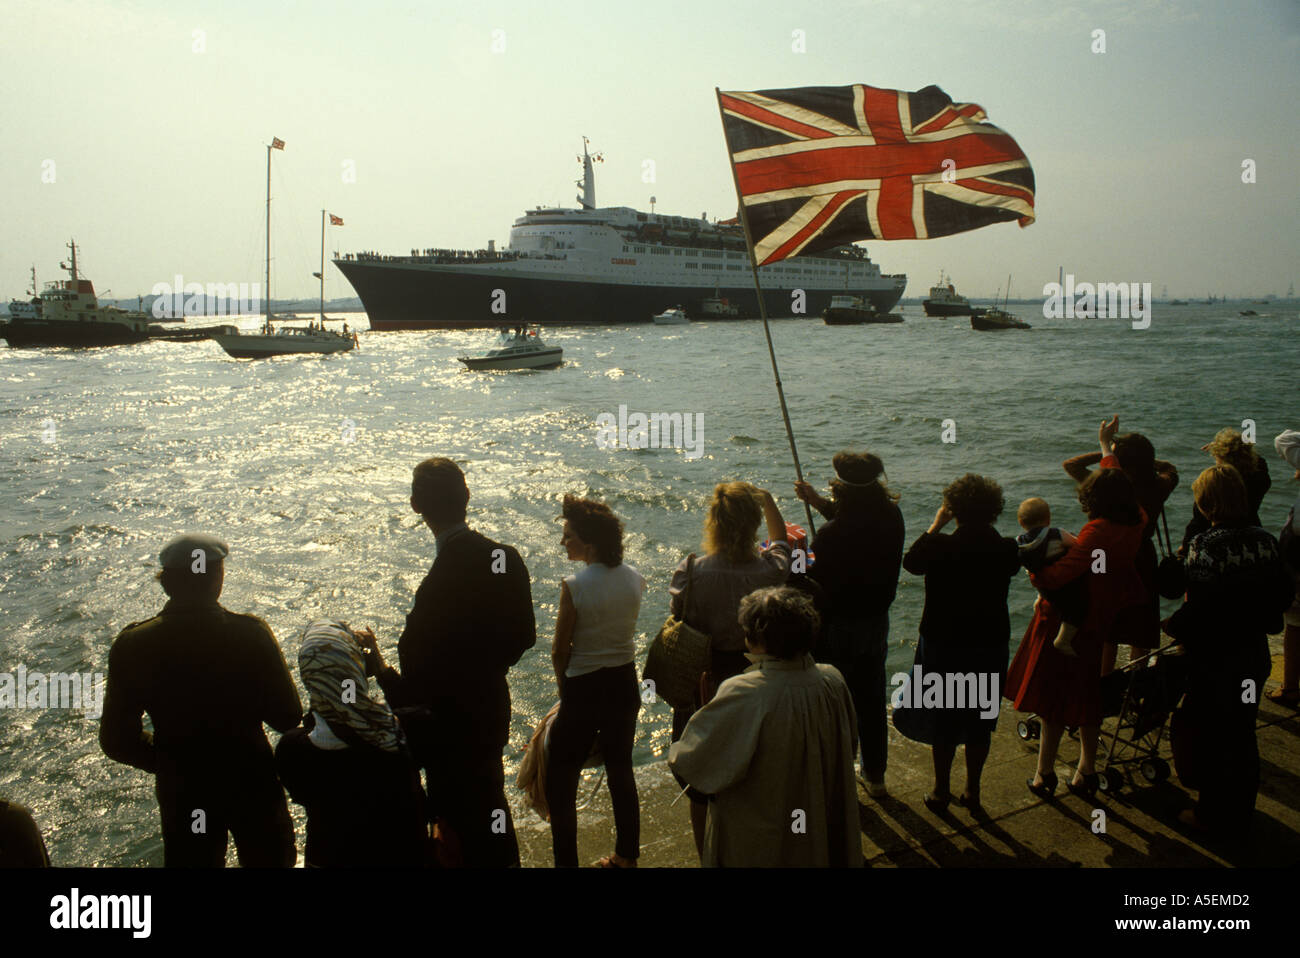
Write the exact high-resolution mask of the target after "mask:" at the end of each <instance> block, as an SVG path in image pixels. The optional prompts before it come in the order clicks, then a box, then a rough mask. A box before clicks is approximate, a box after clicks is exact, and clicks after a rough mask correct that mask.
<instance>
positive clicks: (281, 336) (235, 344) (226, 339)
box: [212, 137, 357, 359]
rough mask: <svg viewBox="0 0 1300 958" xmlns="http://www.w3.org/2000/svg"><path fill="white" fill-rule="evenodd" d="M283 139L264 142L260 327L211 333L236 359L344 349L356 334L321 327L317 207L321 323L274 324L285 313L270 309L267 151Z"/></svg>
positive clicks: (351, 345)
mask: <svg viewBox="0 0 1300 958" xmlns="http://www.w3.org/2000/svg"><path fill="white" fill-rule="evenodd" d="M283 149H284V141H283V140H281V139H280V138H279V137H272V138H271V142H270V143H268V144H267V146H266V298H265V302H266V313H265V319H264V320H263V322H262V328H261V330H260V331H258V332H256V333H241V332H240V331H239V330H238V329H236V328H235V327H233V326H226V327H223V329H222V331H221V332H219V333H215V334H213V336H212V338H213V339H215V340H216V341H217V345H219V346H220V347H221V348H222V349H224V350H225V351H226V352H227V353H229V354H230V355H231V356H233V357H235V358H236V359H261V358H262V357H264V356H286V355H290V354H293V353H344V352H347V351H348V350H350V349H353V348H354V347H355V346H356V344H357V343H356V338H355V336H356V334H355V333H354V334H351V335H349V334H347V333H341V332H337V331H335V330H332V329H326V328H325V279H324V276H325V211H324V210H321V271H320V273H318V274H316V275H317V276H319V277H320V278H321V312H320V317H321V325H320V328H319V329H317V328H316V327H315V324H312V325H309V326H307V327H305V328H304V327H302V326H280V327H279V328H278V329H277V328H276V327H275V326H274V324H275V323H277V322H284V320H285V319H286V317H280V316H274V315H272V313H271V151H272V150H283Z"/></svg>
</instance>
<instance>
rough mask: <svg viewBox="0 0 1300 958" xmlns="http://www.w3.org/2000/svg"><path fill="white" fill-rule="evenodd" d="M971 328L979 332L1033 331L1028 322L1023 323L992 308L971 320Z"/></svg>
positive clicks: (1004, 311) (994, 307)
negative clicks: (1002, 330)
mask: <svg viewBox="0 0 1300 958" xmlns="http://www.w3.org/2000/svg"><path fill="white" fill-rule="evenodd" d="M970 328H971V329H979V330H990V329H1033V328H1034V327H1032V326H1030V325H1029V324H1028V323H1026V322H1022V321H1021V320H1019V319H1016V317H1014V316H1012V315H1011V314H1010V313H1008V312H1007V311H1006V310H1002V309H998V308H997V307H996V306H991V307H989V308H988V309H986V310H985V311H984V312H982V313H979V314H977V315H975V316H972V317H971V318H970Z"/></svg>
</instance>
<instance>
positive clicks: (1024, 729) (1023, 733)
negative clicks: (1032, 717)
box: [1016, 719, 1033, 742]
mask: <svg viewBox="0 0 1300 958" xmlns="http://www.w3.org/2000/svg"><path fill="white" fill-rule="evenodd" d="M1016 734H1017V735H1019V736H1020V738H1021V739H1022V740H1023V741H1026V742H1028V741H1029V740H1030V739H1031V738H1033V734H1032V733H1031V732H1030V731H1029V723H1028V722H1026V721H1025V720H1024V719H1021V720H1020V721H1019V722H1017V723H1016Z"/></svg>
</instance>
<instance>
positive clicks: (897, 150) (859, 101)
mask: <svg viewBox="0 0 1300 958" xmlns="http://www.w3.org/2000/svg"><path fill="white" fill-rule="evenodd" d="M718 103H719V107H720V109H721V111H722V120H723V132H724V134H725V135H726V139H727V148H728V151H729V152H730V154H731V162H732V167H733V169H734V171H735V175H736V184H737V191H738V193H739V194H740V198H741V204H742V205H741V209H742V212H743V215H744V216H745V219H746V222H747V224H748V226H749V235H750V237H751V239H752V241H753V245H754V250H753V253H754V261H755V262H756V263H758V265H760V266H762V265H764V264H766V263H775V262H777V261H778V260H782V259H786V258H787V257H790V256H797V255H799V254H800V253H813V252H817V251H818V250H824V249H829V248H831V247H833V246H840V245H842V244H845V243H851V242H854V241H856V240H866V239H930V238H933V237H936V236H948V235H951V234H953V233H961V232H964V231H966V230H973V229H979V228H980V227H982V226H988V225H990V224H992V223H999V222H1003V221H1007V220H1018V221H1019V222H1020V225H1021V226H1028V225H1029V224H1030V223H1032V222H1033V221H1034V171H1033V169H1032V168H1031V167H1030V165H1029V160H1028V159H1026V157H1025V155H1024V153H1022V152H1021V150H1020V147H1018V146H1017V145H1016V141H1015V140H1013V139H1012V138H1011V137H1010V136H1009V135H1007V134H1006V133H1004V132H1003V131H1002V130H1000V129H998V128H997V127H996V126H993V125H992V124H990V123H987V122H985V114H984V110H983V108H982V107H979V106H976V105H975V104H973V103H953V102H952V98H951V97H949V96H948V94H946V93H944V92H943V91H942V90H940V89H939V88H938V87H936V86H928V87H926V88H925V89H923V90H918V91H916V92H914V93H905V92H903V91H900V90H879V89H876V88H875V87H869V86H864V85H862V84H854V85H853V86H843V87H802V88H797V89H791V90H761V91H758V92H755V93H723V92H719V93H718Z"/></svg>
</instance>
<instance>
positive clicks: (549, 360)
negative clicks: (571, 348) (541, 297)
mask: <svg viewBox="0 0 1300 958" xmlns="http://www.w3.org/2000/svg"><path fill="white" fill-rule="evenodd" d="M500 333H501V338H500V345H499V346H498V347H497V348H496V349H490V350H488V352H487V354H486V355H483V356H474V357H469V356H460V357H458V358H457V362H462V363H464V364H465V366H466V368H467V369H472V370H480V369H554V368H555V367H556V366H559V365H561V364H563V362H564V350H563V349H561V348H560V347H559V346H547V345H546V344H545V343H544V342H542V340H541V337H539V336H538V335H537V331H536V330H530V329H528V327H527V326H516V327H515V329H514V332H513V334H512V333H511V331H510V330H509V329H502V330H501V331H500Z"/></svg>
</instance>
